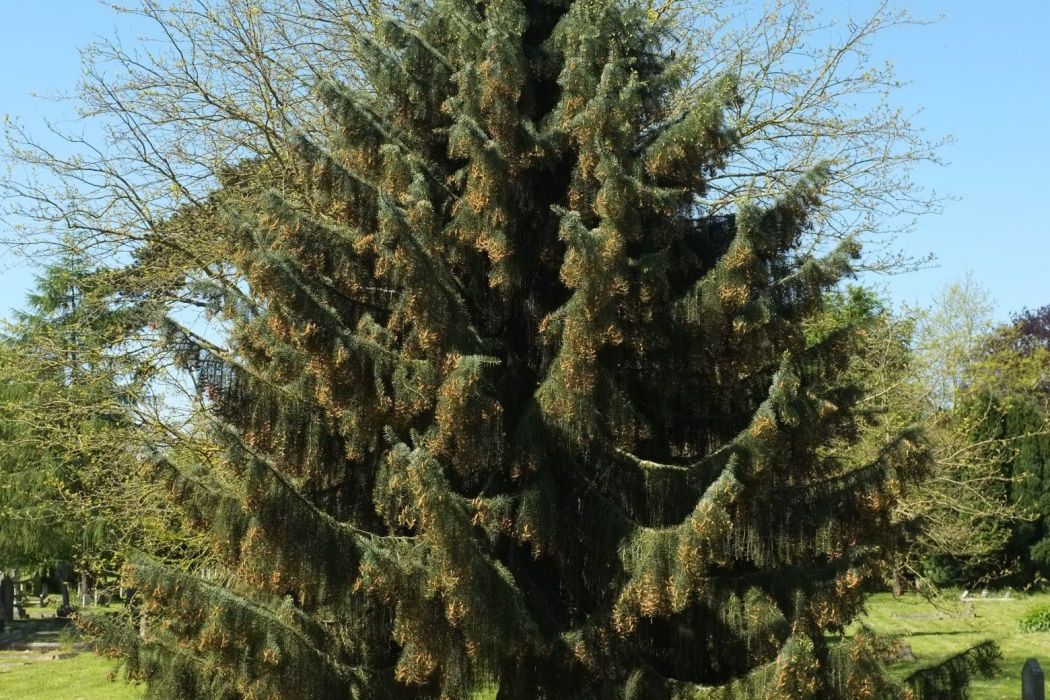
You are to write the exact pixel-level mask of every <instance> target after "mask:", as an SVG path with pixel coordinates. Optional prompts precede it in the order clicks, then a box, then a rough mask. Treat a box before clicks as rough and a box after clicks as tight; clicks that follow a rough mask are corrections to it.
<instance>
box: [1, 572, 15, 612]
mask: <svg viewBox="0 0 1050 700" xmlns="http://www.w3.org/2000/svg"><path fill="white" fill-rule="evenodd" d="M0 617H2V618H3V619H4V621H5V622H11V621H12V620H14V619H15V582H14V581H12V580H11V577H10V576H7V575H6V574H5V575H4V576H3V577H2V578H0Z"/></svg>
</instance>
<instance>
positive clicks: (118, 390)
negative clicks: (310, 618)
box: [0, 239, 185, 574]
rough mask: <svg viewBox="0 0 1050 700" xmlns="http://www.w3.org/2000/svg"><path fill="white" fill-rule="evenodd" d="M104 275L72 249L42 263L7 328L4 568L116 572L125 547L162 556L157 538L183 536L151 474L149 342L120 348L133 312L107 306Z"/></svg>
mask: <svg viewBox="0 0 1050 700" xmlns="http://www.w3.org/2000/svg"><path fill="white" fill-rule="evenodd" d="M67 242H68V243H69V245H70V247H71V249H72V250H73V251H75V250H76V248H75V244H74V242H73V241H72V240H71V239H70V240H68V241H67ZM104 282H105V280H104V279H103V278H100V277H99V276H98V275H96V274H95V271H94V270H93V269H92V268H91V266H90V262H89V260H88V258H87V257H85V256H83V255H78V254H76V253H75V252H73V253H71V254H69V255H67V256H66V257H65V258H64V259H63V260H62V261H61V264H56V265H52V266H50V267H48V268H47V269H46V270H45V272H44V274H42V275H41V277H40V278H39V279H38V282H37V287H36V290H35V291H34V292H33V293H32V294H30V296H29V299H28V305H27V310H26V311H23V312H19V313H18V314H17V315H16V318H15V320H14V322H12V323H11V324H9V325H8V327H7V329H6V330H7V333H6V335H5V337H4V340H3V345H2V347H3V351H2V354H0V378H2V387H3V390H4V401H3V403H2V409H0V428H2V430H3V439H2V440H0V470H2V474H3V483H4V489H3V506H2V508H0V518H2V524H0V532H2V537H0V561H2V562H4V563H5V565H12V564H14V565H23V566H28V567H36V566H39V567H44V568H50V567H51V566H53V565H54V563H55V561H56V560H66V561H70V562H73V563H75V564H76V566H77V568H78V569H79V571H80V573H81V574H84V573H86V572H91V573H103V572H109V573H110V574H114V573H116V572H117V571H118V570H119V565H120V562H121V561H122V558H123V555H124V554H126V552H127V551H128V548H131V547H144V546H146V543H147V542H150V541H153V542H154V544H155V545H156V546H150V547H149V549H150V550H151V551H153V552H154V553H155V554H157V555H158V556H163V554H164V552H165V549H164V548H163V547H160V546H159V543H160V542H166V543H167V546H168V548H169V549H170V548H171V547H174V546H175V542H177V541H178V537H177V536H176V530H174V529H172V527H173V524H174V521H173V520H172V518H171V516H170V513H171V512H172V509H171V508H170V507H169V506H167V505H166V498H164V497H162V494H161V492H160V491H159V489H158V488H157V487H156V486H155V485H153V484H152V483H151V482H150V481H149V480H144V479H143V476H144V474H146V473H147V472H151V471H152V464H151V463H150V464H149V466H148V469H146V468H144V466H145V465H144V461H143V458H144V456H145V452H144V451H145V450H146V449H148V446H149V445H150V443H151V440H150V439H148V436H149V435H150V434H151V432H154V431H152V430H151V429H150V428H149V425H150V424H149V423H148V422H145V421H143V420H142V417H143V408H144V407H146V406H147V405H148V403H149V402H148V400H147V399H148V395H149V394H148V386H147V384H148V382H147V380H148V376H147V375H148V372H144V371H143V364H142V362H143V361H144V358H142V357H139V356H137V355H138V354H140V353H142V348H138V349H137V350H136V351H135V352H128V351H127V349H126V348H123V339H124V337H125V335H126V334H127V331H128V329H129V328H134V327H135V326H136V325H137V324H138V323H139V322H138V321H137V320H136V318H137V312H136V311H135V310H134V309H133V308H119V307H115V306H113V305H112V304H110V296H109V290H108V287H106V286H105V285H104ZM147 364H148V363H147ZM152 441H153V442H156V438H155V437H154V438H153V440H152ZM169 444H170V443H169ZM165 513H167V515H164V514H165ZM180 551H182V550H180ZM182 553H183V554H185V552H184V551H182Z"/></svg>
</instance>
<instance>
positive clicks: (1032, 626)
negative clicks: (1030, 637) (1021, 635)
mask: <svg viewBox="0 0 1050 700" xmlns="http://www.w3.org/2000/svg"><path fill="white" fill-rule="evenodd" d="M1019 624H1020V626H1021V631H1022V632H1050V603H1040V604H1039V605H1033V606H1032V607H1030V608H1028V609H1027V610H1025V612H1024V615H1022V616H1021V620H1020V622H1019Z"/></svg>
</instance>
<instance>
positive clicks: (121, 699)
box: [0, 651, 144, 700]
mask: <svg viewBox="0 0 1050 700" xmlns="http://www.w3.org/2000/svg"><path fill="white" fill-rule="evenodd" d="M55 655H56V654H55V653H49V652H45V653H40V652H31V651H30V652H23V651H0V698H2V700H55V699H56V698H62V700H139V698H141V697H143V695H144V693H143V690H142V688H141V687H135V686H131V685H128V684H127V683H124V682H123V681H119V680H118V681H116V682H113V681H110V680H109V679H108V676H109V673H110V671H111V670H112V669H113V668H114V662H113V661H111V660H109V659H104V658H102V657H100V656H96V655H95V654H92V653H91V652H81V653H76V654H73V655H71V656H69V657H68V658H58V659H52V657H53V656H55ZM57 655H59V656H62V657H64V656H66V654H64V653H62V652H58V654H57Z"/></svg>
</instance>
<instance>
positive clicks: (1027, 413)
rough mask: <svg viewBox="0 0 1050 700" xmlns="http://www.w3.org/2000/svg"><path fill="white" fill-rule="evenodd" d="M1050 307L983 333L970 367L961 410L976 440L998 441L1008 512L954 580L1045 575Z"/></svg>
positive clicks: (1049, 548)
mask: <svg viewBox="0 0 1050 700" xmlns="http://www.w3.org/2000/svg"><path fill="white" fill-rule="evenodd" d="M1048 319H1050V308H1048V307H1043V308H1042V309H1039V310H1036V311H1025V312H1022V313H1020V314H1016V315H1015V316H1014V317H1013V319H1012V320H1011V322H1010V323H1008V324H1005V325H1003V326H1001V327H999V328H997V329H996V330H995V332H994V333H992V334H990V335H989V337H988V338H987V339H986V340H985V342H984V344H983V348H982V350H983V353H982V356H981V357H980V358H979V359H978V361H977V362H975V363H974V365H973V366H972V367H971V368H970V371H969V372H968V379H969V381H970V384H971V386H970V391H969V395H968V397H967V399H966V409H967V411H968V412H969V414H970V415H972V416H973V419H972V421H971V423H970V427H971V430H972V434H973V435H974V439H975V440H980V441H984V442H991V443H994V444H997V445H1000V446H1001V448H1000V449H999V450H998V452H997V453H996V457H997V459H996V463H997V466H998V468H999V470H1000V478H1001V480H1002V481H1003V482H1004V484H1005V486H1004V487H1003V489H1002V497H1003V499H1004V500H1006V501H1008V502H1009V504H1010V505H1011V506H1012V508H1013V509H1014V510H1013V512H1012V513H1011V514H1010V515H1011V517H1009V518H1002V519H1000V520H998V521H997V525H998V529H999V533H1000V537H999V541H998V545H999V546H998V547H996V548H995V549H994V550H993V551H991V552H989V553H988V554H987V555H986V556H984V557H982V558H977V559H971V560H963V561H962V562H961V563H960V570H959V576H958V577H959V578H960V579H964V580H969V581H973V580H975V579H978V578H980V577H984V578H994V579H998V580H999V581H1000V582H1013V583H1016V584H1021V585H1030V584H1032V583H1035V582H1041V581H1045V580H1046V578H1047V577H1048V576H1050V559H1048V556H1050V539H1048V536H1050V528H1048V521H1047V513H1050V488H1048V486H1047V484H1048V483H1050V481H1048V477H1050V474H1048V473H1047V472H1046V469H1047V465H1048V464H1050V394H1048V390H1047V389H1048V377H1050V342H1048V341H1050V323H1048Z"/></svg>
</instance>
